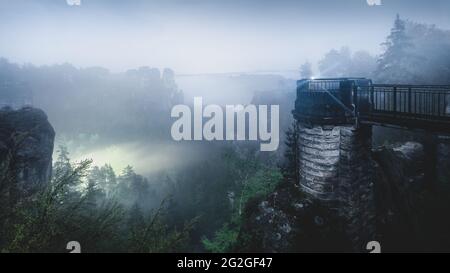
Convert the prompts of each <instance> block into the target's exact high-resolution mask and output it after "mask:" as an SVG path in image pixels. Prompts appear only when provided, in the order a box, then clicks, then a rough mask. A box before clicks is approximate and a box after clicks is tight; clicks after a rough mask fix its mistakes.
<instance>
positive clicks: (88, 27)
mask: <svg viewBox="0 0 450 273" xmlns="http://www.w3.org/2000/svg"><path fill="white" fill-rule="evenodd" d="M72 1H73V0H72ZM397 12H398V13H400V15H401V16H402V17H404V18H409V19H411V20H414V21H418V22H425V23H430V24H436V25H437V26H438V27H442V28H448V29H450V1H447V0H382V5H381V6H369V5H368V4H367V3H366V0H303V1H302V0H292V1H287V0H272V1H269V0H222V1H219V0H147V1H143V0H122V1H119V0H81V5H80V6H69V5H68V4H67V3H66V0H33V1H31V0H28V1H26V0H9V1H8V0H0V37H1V42H0V56H2V57H6V58H8V59H9V60H10V61H13V62H19V63H27V62H31V63H33V64H38V65H41V64H54V63H63V62H70V63H72V64H74V65H76V66H82V67H85V66H104V67H106V68H109V69H111V70H112V71H123V70H126V69H129V68H135V67H138V66H144V65H147V66H152V67H159V68H163V67H171V68H173V69H174V70H175V71H176V72H177V73H179V74H182V73H218V72H254V71H272V70H293V69H297V67H298V66H299V64H300V63H302V62H304V61H305V60H307V59H308V60H310V61H312V62H315V61H317V60H318V59H319V58H320V57H321V56H322V55H323V54H324V53H325V52H326V51H328V50H329V49H331V48H338V47H340V46H344V45H348V46H350V48H351V49H352V50H360V49H364V50H367V51H369V52H371V53H374V54H377V53H378V52H379V50H380V43H381V42H382V41H383V39H384V38H385V36H386V35H387V34H388V31H389V29H390V28H391V26H392V23H393V20H394V17H395V14H396V13H397Z"/></svg>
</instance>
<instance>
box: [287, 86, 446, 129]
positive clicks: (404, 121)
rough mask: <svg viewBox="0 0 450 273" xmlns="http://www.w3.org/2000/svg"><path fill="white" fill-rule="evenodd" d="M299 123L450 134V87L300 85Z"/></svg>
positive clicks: (296, 112) (297, 102)
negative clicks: (360, 125)
mask: <svg viewBox="0 0 450 273" xmlns="http://www.w3.org/2000/svg"><path fill="white" fill-rule="evenodd" d="M294 116H295V118H296V119H297V120H299V121H300V122H306V123H313V124H330V125H338V124H345V123H354V122H355V121H358V122H360V123H366V124H379V125H384V126H396V127H405V128H409V129H422V130H427V131H433V132H439V133H443V134H450V86H441V85H395V84H372V82H371V80H368V79H319V80H302V81H299V82H298V87H297V101H296V108H295V111H294Z"/></svg>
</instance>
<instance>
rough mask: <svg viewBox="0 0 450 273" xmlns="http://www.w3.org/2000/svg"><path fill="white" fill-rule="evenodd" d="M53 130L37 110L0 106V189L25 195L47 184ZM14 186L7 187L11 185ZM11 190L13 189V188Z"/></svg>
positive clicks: (49, 174) (50, 167) (49, 173)
mask: <svg viewBox="0 0 450 273" xmlns="http://www.w3.org/2000/svg"><path fill="white" fill-rule="evenodd" d="M54 137H55V132H54V130H53V127H52V126H51V125H50V123H49V122H48V120H47V115H46V114H45V113H44V112H43V111H42V110H39V109H35V108H31V107H25V108H22V109H19V110H13V109H11V108H6V107H5V108H2V109H0V175H1V178H0V180H1V186H2V190H4V189H5V187H7V186H8V187H10V190H9V194H10V195H11V194H13V192H14V193H15V194H18V195H20V196H29V195H31V194H32V193H33V192H35V191H36V190H37V189H38V188H39V187H41V186H43V185H45V184H46V183H48V181H49V179H50V176H51V170H52V153H53V141H54ZM12 184H14V187H12V188H11V185H12ZM13 189H14V190H13Z"/></svg>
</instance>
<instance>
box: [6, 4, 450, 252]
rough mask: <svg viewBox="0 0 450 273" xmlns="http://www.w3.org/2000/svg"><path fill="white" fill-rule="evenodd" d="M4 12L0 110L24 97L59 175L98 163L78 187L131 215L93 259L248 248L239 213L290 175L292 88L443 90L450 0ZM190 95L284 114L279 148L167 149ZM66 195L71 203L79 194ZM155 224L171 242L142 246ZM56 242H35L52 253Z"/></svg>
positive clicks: (396, 134) (383, 139)
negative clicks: (47, 136)
mask: <svg viewBox="0 0 450 273" xmlns="http://www.w3.org/2000/svg"><path fill="white" fill-rule="evenodd" d="M429 2H433V4H431V3H429ZM0 4H1V5H2V6H7V7H8V8H5V9H1V10H0V36H1V37H2V40H3V41H4V42H2V43H0V56H1V57H2V58H1V59H0V86H2V88H1V90H0V92H2V93H0V102H1V103H2V106H6V104H8V103H10V102H12V101H14V100H15V96H16V95H17V94H22V93H20V92H24V95H23V96H25V98H26V99H27V104H29V105H32V106H33V107H36V108H40V109H42V110H43V111H44V112H45V113H46V114H47V116H48V120H49V122H50V124H51V125H52V126H53V128H54V130H55V132H56V136H55V142H54V152H53V165H54V167H53V177H54V179H58V174H60V173H61V172H62V173H64V172H70V171H74V170H76V169H77V166H79V165H78V164H80V162H81V163H82V162H83V161H84V160H86V159H88V160H89V159H90V160H92V162H90V163H89V164H87V165H86V166H85V169H83V171H85V175H80V177H78V180H77V183H79V184H81V185H83V186H82V187H81V188H83V189H87V190H89V189H90V190H91V191H88V193H89V194H91V195H92V196H94V197H92V198H93V199H92V203H93V204H94V205H93V206H94V207H95V206H97V207H99V208H101V209H104V207H102V206H103V205H104V204H106V203H108V202H109V201H111V200H114V202H117V204H118V206H120V207H121V209H123V210H124V215H125V216H124V217H125V218H123V219H127V220H123V219H122V218H121V219H122V220H118V219H119V218H117V219H116V218H114V219H113V218H111V219H112V220H111V223H113V224H108V225H110V226H111V230H109V229H108V231H107V232H105V233H104V234H103V235H104V236H110V235H111V236H112V237H113V235H112V234H115V235H117V234H116V233H118V234H121V235H120V236H119V237H120V239H119V240H118V241H117V242H115V243H116V244H117V245H114V244H113V243H111V244H98V245H96V244H94V243H92V244H90V245H88V246H86V249H87V250H89V251H94V252H95V251H109V250H112V251H132V252H149V251H150V252H170V251H190V252H203V251H210V252H226V251H231V250H235V251H239V249H238V248H237V244H236V242H237V238H238V236H242V235H240V234H241V233H242V232H244V231H243V230H244V229H243V226H242V223H243V221H244V220H243V219H244V217H245V208H246V205H247V204H250V203H251V202H252V201H253V200H257V199H258V198H261V196H267V195H268V194H270V193H271V192H272V191H273V190H274V189H275V188H276V187H277V185H279V184H281V183H283V181H287V180H288V178H287V177H288V175H287V174H288V173H289V171H290V170H288V168H289V166H290V165H289V157H286V153H289V149H290V148H292V147H289V138H287V137H286V132H288V131H289V128H292V126H293V118H292V113H291V111H292V110H293V108H294V101H295V97H296V80H299V79H301V78H310V77H316V78H317V77H367V78H371V79H373V81H374V82H378V83H409V84H446V85H448V84H450V53H449V52H450V30H449V29H450V20H449V17H448V12H446V11H448V10H450V3H449V2H448V1H417V0H415V1H406V0H398V1H388V0H386V1H383V5H381V6H369V5H367V3H366V1H363V0H352V1H325V0H320V1H287V0H283V1H253V0H252V1H197V0H195V1H194V0H192V1H88V0H86V1H81V5H80V6H69V5H67V3H66V1H46V0H43V1H32V2H31V1H21V0H19V1H14V2H11V1H1V0H0ZM397 13H398V14H400V15H399V16H397ZM399 31H400V32H401V35H398V33H399ZM23 90H26V91H23ZM194 97H202V98H203V103H204V104H217V105H220V106H225V105H228V104H231V105H236V104H242V105H248V104H257V105H258V104H261V105H271V104H277V105H280V138H281V141H280V147H279V149H278V150H277V151H274V152H261V151H260V150H259V144H258V143H259V142H257V141H179V142H178V141H174V140H173V139H172V137H171V135H170V128H171V126H172V124H173V122H174V121H175V119H174V118H171V109H172V107H173V106H175V105H177V104H186V105H188V106H190V107H192V104H193V100H194ZM4 104H5V105H4ZM10 106H11V105H10ZM12 107H15V105H12ZM19 108H20V107H19ZM374 135H375V136H376V139H375V140H374V143H375V144H376V145H383V144H386V143H389V144H392V143H395V142H400V141H404V140H411V139H415V138H416V136H411V135H409V134H407V133H405V132H403V131H401V130H400V131H396V130H393V131H392V130H390V129H383V128H374ZM94 185H95V186H94ZM90 186H92V188H89V187H90ZM94 188H95V190H94ZM68 189H71V190H74V189H75V187H74V188H71V187H68ZM77 189H78V188H77ZM77 191H78V190H74V192H77ZM68 192H70V190H68ZM73 194H74V196H75V197H73V198H74V200H75V201H76V200H78V199H77V198H79V197H77V196H78V195H77V194H79V195H80V196H81V195H83V194H84V193H73ZM71 198H72V197H71ZM75 201H74V202H75ZM108 204H109V203H108ZM160 211H164V213H161V214H158V213H159V212H160ZM101 212H103V211H101ZM155 212H156V213H155ZM155 215H157V216H155ZM161 215H162V216H161ZM152 217H153V218H152ZM155 218H157V219H158V221H156V222H158V223H159V222H161V223H163V224H161V225H160V226H159V225H158V226H151V232H150V233H151V235H152V236H154V237H164V236H165V237H164V238H167V240H165V241H164V242H157V243H156V242H152V243H149V241H151V240H150V239H149V238H148V237H145V236H148V234H147V233H145V235H144V232H143V230H145V229H146V228H148V226H149V225H150V224H153V223H154V222H155V221H153V220H152V219H155ZM105 219H109V218H105ZM125 223H127V224H125ZM128 224H129V225H130V226H129V228H128V226H127V228H124V226H126V225H128ZM93 225H95V224H93ZM124 230H126V231H124ZM129 230H133V232H131V233H130V234H132V236H131V235H130V234H128V233H127V232H128V231H129ZM77 232H78V231H77ZM30 233H31V232H30ZM87 233H89V234H91V233H92V231H89V232H86V234H87ZM74 234H77V236H80V237H82V236H85V235H83V234H84V233H83V234H81V235H80V234H79V233H76V232H75V233H74ZM124 234H125V235H124ZM115 235H114V236H115ZM8 236H9V235H8ZM30 236H31V235H30ZM86 236H87V235H86ZM133 236H134V237H133ZM143 236H144V237H143ZM112 237H111V238H112ZM129 237H132V238H134V239H133V240H131V241H129V240H128V239H127V238H129ZM8 238H9V237H8ZM86 238H89V237H86ZM105 238H106V237H105ZM114 238H115V237H114ZM127 240H128V241H127ZM139 241H140V243H139ZM0 243H1V240H0ZM53 244H55V242H53V241H51V240H49V242H43V243H42V245H44V246H45V249H46V250H48V251H54V248H53V247H54V245H53ZM2 247H4V248H5V249H12V250H16V251H28V250H30V251H33V250H34V251H36V248H39V247H42V246H41V245H29V246H28V247H29V248H26V249H25V248H24V249H21V248H20V247H17V246H16V245H14V244H9V245H6V244H4V245H3V246H2ZM0 249H1V248H0Z"/></svg>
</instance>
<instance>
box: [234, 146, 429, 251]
mask: <svg viewBox="0 0 450 273" xmlns="http://www.w3.org/2000/svg"><path fill="white" fill-rule="evenodd" d="M372 158H373V159H374V161H373V162H371V163H370V164H373V165H372V167H373V171H372V175H373V185H372V187H373V189H371V190H370V191H371V192H372V193H370V192H367V191H368V188H367V187H366V186H367V185H368V184H366V185H365V186H362V187H360V188H358V187H357V185H351V184H349V187H350V188H352V189H353V190H354V191H355V193H356V194H354V195H349V196H354V198H355V199H354V200H347V201H346V202H347V203H346V202H342V201H343V200H340V203H334V204H333V203H330V202H329V201H324V200H319V199H317V198H311V195H310V194H307V193H304V192H302V190H301V189H300V188H299V186H298V185H296V184H295V183H293V182H287V181H286V182H284V183H283V184H282V185H280V186H279V187H278V188H277V189H276V190H275V192H273V193H272V194H270V195H269V196H268V197H266V198H263V199H259V200H254V201H253V202H252V203H250V204H249V205H248V207H247V208H246V217H244V218H245V219H246V221H245V222H244V225H243V229H242V231H241V234H240V238H239V242H240V246H239V249H240V250H242V251H248V252H252V251H266V252H299V251H300V252H301V251H306V252H322V251H325V252H330V251H337V252H348V251H359V252H364V251H366V249H365V244H362V243H366V242H365V240H368V238H364V237H361V234H363V235H364V234H371V235H372V236H373V239H372V240H377V241H379V242H380V243H381V245H382V251H405V250H418V249H420V248H421V246H422V245H421V244H420V242H419V241H420V240H421V239H417V238H420V237H421V236H419V235H420V233H421V231H423V228H422V227H421V221H420V220H419V219H418V215H420V213H419V210H420V209H422V208H421V207H422V204H423V203H422V202H421V201H420V200H422V199H423V190H424V187H425V184H426V183H425V181H424V168H423V165H424V160H426V159H425V155H424V151H423V146H422V145H421V144H419V143H415V142H409V143H405V144H403V145H399V146H391V147H383V148H380V149H376V150H374V151H372ZM359 171H360V172H367V171H369V170H364V169H361V170H356V174H355V173H352V174H351V176H355V175H357V173H358V172H359ZM344 180H345V179H344ZM347 182H348V183H351V181H350V180H349V181H347ZM341 183H342V182H341ZM370 194H372V195H373V196H371V197H369V196H364V195H370ZM358 196H359V199H357V197H358ZM364 200H372V201H371V202H365V201H364ZM367 206H369V207H367ZM370 206H373V207H370ZM422 222H423V221H422ZM366 226H367V227H374V230H369V231H367V230H363V228H364V227H366ZM421 228H422V229H421ZM355 242H360V243H361V244H360V245H359V248H358V249H355Z"/></svg>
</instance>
